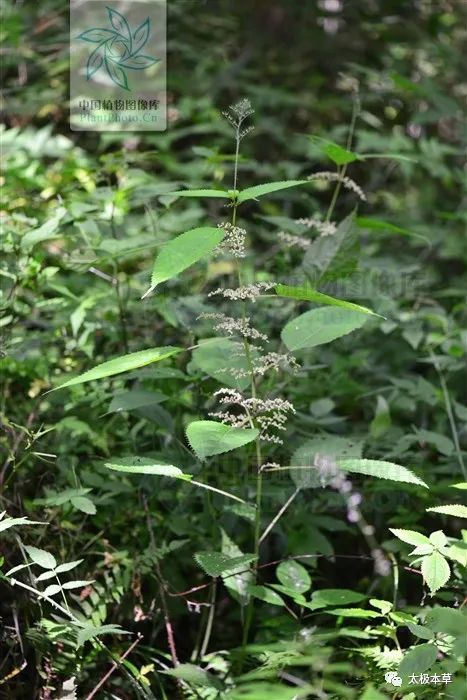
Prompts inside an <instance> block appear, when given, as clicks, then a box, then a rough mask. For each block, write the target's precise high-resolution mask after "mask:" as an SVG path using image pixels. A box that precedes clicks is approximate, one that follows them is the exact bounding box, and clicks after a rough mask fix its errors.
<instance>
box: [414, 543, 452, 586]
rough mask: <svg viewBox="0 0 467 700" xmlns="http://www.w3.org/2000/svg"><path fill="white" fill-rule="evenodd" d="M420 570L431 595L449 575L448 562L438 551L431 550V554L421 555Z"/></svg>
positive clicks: (445, 581) (447, 579) (442, 584)
mask: <svg viewBox="0 0 467 700" xmlns="http://www.w3.org/2000/svg"><path fill="white" fill-rule="evenodd" d="M421 570H422V574H423V579H424V581H425V583H426V584H427V586H428V588H429V589H430V593H431V595H433V594H434V593H436V591H439V589H440V588H442V586H444V584H445V583H447V582H448V581H449V577H450V576H451V569H450V568H449V564H448V562H447V561H446V559H445V558H444V557H443V555H442V554H440V553H439V552H433V554H429V555H428V556H426V557H423V559H422V566H421Z"/></svg>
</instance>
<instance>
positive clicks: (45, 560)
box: [24, 546, 57, 569]
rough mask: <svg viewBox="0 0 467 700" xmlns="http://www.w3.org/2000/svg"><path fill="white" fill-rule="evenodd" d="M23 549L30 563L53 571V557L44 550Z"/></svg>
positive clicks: (35, 548) (54, 561)
mask: <svg viewBox="0 0 467 700" xmlns="http://www.w3.org/2000/svg"><path fill="white" fill-rule="evenodd" d="M24 549H25V550H26V552H27V553H28V554H29V556H30V557H31V559H32V561H33V562H34V563H35V564H38V565H39V566H41V567H42V568H43V569H55V567H56V566H57V561H56V559H55V557H54V556H53V555H52V554H50V553H49V552H46V551H45V550H44V549H38V548H37V547H32V546H27V547H25V548H24Z"/></svg>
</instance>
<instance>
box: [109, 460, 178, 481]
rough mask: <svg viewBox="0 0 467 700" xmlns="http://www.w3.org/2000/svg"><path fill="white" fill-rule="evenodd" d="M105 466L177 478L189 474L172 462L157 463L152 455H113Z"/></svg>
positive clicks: (124, 470) (135, 472)
mask: <svg viewBox="0 0 467 700" xmlns="http://www.w3.org/2000/svg"><path fill="white" fill-rule="evenodd" d="M104 466H105V467H107V469H113V470H114V471H116V472H124V473H125V474H151V475H153V476H170V477H172V478H175V479H184V478H186V476H187V475H185V474H184V473H183V471H182V470H181V469H180V468H179V467H174V466H173V465H172V464H157V462H156V461H155V460H154V459H151V458H150V457H119V458H115V457H112V458H111V460H110V461H108V462H106V463H105V465H104Z"/></svg>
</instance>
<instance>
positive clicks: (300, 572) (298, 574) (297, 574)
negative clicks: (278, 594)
mask: <svg viewBox="0 0 467 700" xmlns="http://www.w3.org/2000/svg"><path fill="white" fill-rule="evenodd" d="M276 576H277V578H278V579H279V581H280V582H281V583H282V585H283V586H285V587H286V588H289V589H290V590H291V591H293V592H294V593H305V592H306V591H308V590H309V589H310V587H311V578H310V575H309V573H308V571H307V570H306V569H305V567H304V566H302V565H301V564H299V563H298V562H297V561H293V560H291V561H283V562H282V563H281V564H279V566H278V567H277V569H276Z"/></svg>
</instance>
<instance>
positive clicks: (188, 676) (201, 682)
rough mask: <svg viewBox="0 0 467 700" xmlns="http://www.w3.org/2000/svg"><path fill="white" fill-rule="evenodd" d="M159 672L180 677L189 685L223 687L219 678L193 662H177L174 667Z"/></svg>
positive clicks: (217, 688) (218, 688)
mask: <svg viewBox="0 0 467 700" xmlns="http://www.w3.org/2000/svg"><path fill="white" fill-rule="evenodd" d="M161 673H164V674H165V675H167V676H172V677H173V678H180V680H182V681H185V683H190V684H191V685H195V686H198V687H201V688H215V689H216V690H220V689H221V688H222V687H223V686H222V683H221V682H220V681H219V679H218V678H216V677H215V676H214V675H213V674H212V673H209V672H208V671H205V670H204V669H202V668H200V667H199V666H195V665H194V664H178V666H176V667H175V668H171V669H170V670H169V671H161Z"/></svg>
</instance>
